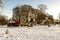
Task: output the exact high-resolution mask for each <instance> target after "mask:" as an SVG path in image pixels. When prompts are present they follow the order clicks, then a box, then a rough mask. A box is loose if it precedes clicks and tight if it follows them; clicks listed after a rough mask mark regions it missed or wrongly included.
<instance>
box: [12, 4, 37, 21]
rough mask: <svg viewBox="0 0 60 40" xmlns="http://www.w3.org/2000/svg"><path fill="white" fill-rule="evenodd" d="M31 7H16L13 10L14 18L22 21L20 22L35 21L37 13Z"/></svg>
mask: <svg viewBox="0 0 60 40" xmlns="http://www.w3.org/2000/svg"><path fill="white" fill-rule="evenodd" d="M33 10H35V9H33V8H32V7H31V6H29V5H23V6H22V7H19V6H17V7H15V8H13V17H12V18H14V19H17V20H20V21H30V20H31V19H33V21H35V18H36V13H35V12H36V11H33Z"/></svg>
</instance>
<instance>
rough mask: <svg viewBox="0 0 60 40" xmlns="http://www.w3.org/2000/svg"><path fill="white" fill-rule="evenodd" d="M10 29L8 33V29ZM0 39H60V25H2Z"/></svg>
mask: <svg viewBox="0 0 60 40" xmlns="http://www.w3.org/2000/svg"><path fill="white" fill-rule="evenodd" d="M7 29H8V34H6V30H7ZM0 40H60V27H59V26H58V25H57V26H51V27H48V26H42V25H41V26H33V27H5V26H3V27H1V28H0Z"/></svg>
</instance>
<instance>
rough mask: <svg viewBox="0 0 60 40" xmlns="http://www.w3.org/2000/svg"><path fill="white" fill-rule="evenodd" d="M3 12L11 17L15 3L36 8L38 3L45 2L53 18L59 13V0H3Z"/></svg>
mask: <svg viewBox="0 0 60 40" xmlns="http://www.w3.org/2000/svg"><path fill="white" fill-rule="evenodd" d="M3 3H4V4H3V14H4V15H6V16H8V18H10V17H12V13H13V12H12V9H13V8H14V7H15V6H16V5H23V4H28V5H31V6H32V7H34V8H37V5H38V4H45V5H47V7H48V10H47V11H48V13H49V14H51V15H53V16H54V18H55V19H56V18H58V14H59V13H60V0H3Z"/></svg>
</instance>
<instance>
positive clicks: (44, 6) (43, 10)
mask: <svg viewBox="0 0 60 40" xmlns="http://www.w3.org/2000/svg"><path fill="white" fill-rule="evenodd" d="M38 9H39V10H40V11H41V12H45V10H47V6H46V5H45V4H39V5H38Z"/></svg>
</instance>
